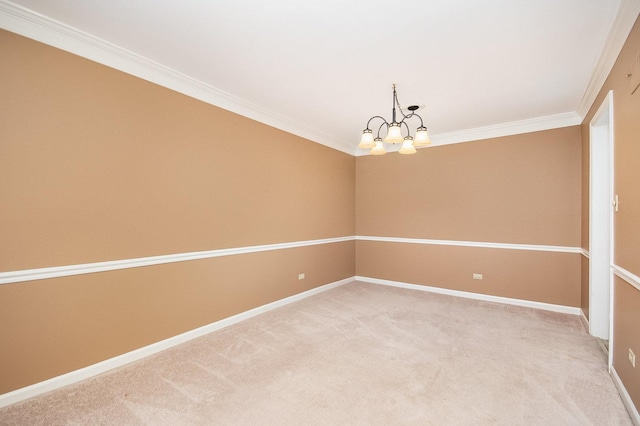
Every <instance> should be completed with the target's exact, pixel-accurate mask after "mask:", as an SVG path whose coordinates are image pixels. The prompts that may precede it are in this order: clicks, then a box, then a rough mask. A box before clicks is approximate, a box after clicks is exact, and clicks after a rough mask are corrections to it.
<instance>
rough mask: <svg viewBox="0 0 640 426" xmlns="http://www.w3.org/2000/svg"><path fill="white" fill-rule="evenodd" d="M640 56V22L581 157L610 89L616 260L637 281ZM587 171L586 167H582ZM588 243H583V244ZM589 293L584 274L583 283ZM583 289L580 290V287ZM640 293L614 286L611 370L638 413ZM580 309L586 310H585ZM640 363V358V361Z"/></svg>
mask: <svg viewBox="0 0 640 426" xmlns="http://www.w3.org/2000/svg"><path fill="white" fill-rule="evenodd" d="M638 55H640V21H636V24H635V26H634V28H633V29H632V31H631V33H630V34H629V37H628V39H627V42H626V44H625V45H624V47H623V49H622V51H621V52H620V55H619V56H618V59H617V61H616V63H615V65H614V67H613V69H612V71H611V73H610V74H609V77H608V78H607V80H606V82H605V84H604V85H603V87H602V89H601V90H600V93H599V95H598V97H597V99H596V100H595V102H594V103H593V106H592V107H591V110H590V111H589V113H588V114H587V116H586V117H585V119H584V121H583V124H582V134H583V138H582V146H583V156H586V157H587V158H588V155H589V122H590V121H591V119H592V118H593V116H594V114H595V112H596V111H597V109H598V108H599V107H600V105H601V104H602V101H603V100H604V97H605V96H606V95H607V93H608V92H609V91H610V90H613V109H614V169H615V172H614V193H615V194H618V195H619V199H620V210H619V212H617V213H615V215H614V223H615V225H614V261H613V263H614V264H615V265H617V266H619V267H622V268H624V269H626V270H627V271H629V272H631V273H633V274H634V275H636V276H640V256H638V253H640V185H639V184H638V183H639V182H640V167H638V166H639V165H640V90H638V91H637V92H636V93H635V94H634V95H631V93H630V84H629V82H630V79H629V77H628V74H630V73H634V72H635V73H636V74H637V73H638V70H637V69H636V70H634V68H633V64H634V62H635V61H636V60H637V58H638ZM586 167H588V163H587V165H586ZM582 184H583V188H586V189H585V190H584V191H583V193H585V194H588V193H589V192H588V188H589V174H588V172H587V173H583V181H582ZM582 217H583V219H582V220H583V225H582V228H583V230H584V229H586V230H587V231H586V237H585V232H584V231H583V247H588V243H589V242H588V229H589V210H588V203H586V204H585V203H583V212H582ZM585 238H586V240H585ZM586 283H587V284H586V288H587V290H588V274H587V279H586ZM635 284H636V286H640V283H635ZM583 288H584V285H583ZM639 307H640V290H638V288H636V287H633V286H632V285H631V284H630V283H627V282H625V281H624V280H621V279H619V278H616V279H615V286H614V306H613V309H614V321H613V323H614V328H613V348H612V349H613V365H614V367H615V369H616V371H617V372H618V374H619V376H620V378H621V379H622V382H623V383H624V385H625V387H626V388H627V390H628V391H629V394H630V395H631V397H632V399H633V401H634V404H635V406H636V408H638V409H640V387H639V386H638V385H639V384H640V365H639V364H636V368H635V369H633V368H630V364H629V361H628V350H629V348H631V349H632V350H633V351H634V352H635V353H636V354H638V353H640V308H639ZM583 308H584V305H583ZM639 358H640V357H639Z"/></svg>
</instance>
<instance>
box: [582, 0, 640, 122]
mask: <svg viewBox="0 0 640 426" xmlns="http://www.w3.org/2000/svg"><path fill="white" fill-rule="evenodd" d="M638 14H640V0H622V2H621V3H620V8H619V9H618V14H617V15H616V19H615V21H614V23H613V26H612V27H611V33H609V37H608V38H607V41H606V43H605V46H604V49H603V51H602V55H601V56H600V60H599V61H598V64H597V65H596V68H595V69H594V71H593V74H592V75H591V80H590V81H589V84H588V85H587V89H586V91H585V93H584V95H583V96H582V99H581V100H580V104H579V106H578V114H579V115H580V117H582V118H583V119H584V118H585V117H586V115H587V114H588V113H589V109H591V106H592V105H593V103H594V102H595V100H596V97H597V96H598V93H600V90H601V89H602V86H603V85H604V82H605V81H606V80H607V77H608V76H609V73H611V70H612V69H613V66H614V65H615V62H616V60H617V59H618V55H619V54H620V51H621V50H622V47H623V46H624V43H625V42H626V41H627V38H628V37H629V33H630V32H631V29H632V28H633V25H634V23H635V22H636V20H637V18H638Z"/></svg>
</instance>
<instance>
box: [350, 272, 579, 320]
mask: <svg viewBox="0 0 640 426" xmlns="http://www.w3.org/2000/svg"><path fill="white" fill-rule="evenodd" d="M356 281H363V282H368V283H371V284H381V285H387V286H391V287H400V288H406V289H410V290H419V291H426V292H430V293H438V294H445V295H447V296H455V297H464V298H466V299H474V300H482V301H484V302H495V303H502V304H506V305H514V306H523V307H526V308H534V309H541V310H544V311H552V312H559V313H563V314H571V315H580V313H581V311H582V310H581V309H580V308H576V307H573V306H564V305H555V304H552V303H544V302H534V301H531V300H523V299H512V298H509V297H502V296H491V295H488V294H481V293H470V292H468V291H460V290H451V289H448V288H442V287H430V286H427V285H421V284H410V283H405V282H400V281H390V280H381V279H378V278H370V277H361V276H356Z"/></svg>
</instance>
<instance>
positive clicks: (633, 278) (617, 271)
mask: <svg viewBox="0 0 640 426" xmlns="http://www.w3.org/2000/svg"><path fill="white" fill-rule="evenodd" d="M611 270H612V271H613V273H614V275H616V276H617V277H619V278H622V279H623V280H625V281H626V282H628V283H629V284H631V285H632V286H633V287H635V288H636V289H637V290H640V277H639V276H637V275H636V274H634V273H633V272H629V271H627V270H626V269H624V268H623V267H622V266H618V265H611Z"/></svg>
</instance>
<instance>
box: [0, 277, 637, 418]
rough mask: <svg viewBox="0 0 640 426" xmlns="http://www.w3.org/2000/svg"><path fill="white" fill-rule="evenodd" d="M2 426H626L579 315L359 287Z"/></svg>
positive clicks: (162, 357) (79, 389)
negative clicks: (184, 425)
mask: <svg viewBox="0 0 640 426" xmlns="http://www.w3.org/2000/svg"><path fill="white" fill-rule="evenodd" d="M0 424H2V425H100V424H105V425H182V424H186V425H494V424H496V425H631V424H632V423H631V420H630V418H629V416H628V414H627V412H626V411H625V408H624V406H623V403H622V401H621V399H620V397H619V395H618V393H617V391H616V389H615V387H614V384H613V383H612V381H611V379H610V377H609V375H608V373H607V368H606V359H605V356H604V354H603V353H602V352H601V350H600V349H599V347H598V344H597V342H596V341H595V339H593V338H591V337H590V336H589V335H587V334H586V333H585V331H584V330H583V328H582V325H581V324H580V320H579V318H578V317H576V316H572V315H564V314H557V313H551V312H546V311H540V310H534V309H529V308H521V307H514V306H508V305H501V304H495V303H488V302H480V301H474V300H468V299H462V298H455V297H450V296H443V295H437V294H431V293H425V292H421V291H415V290H406V289H400V288H394V287H386V286H380V285H374V284H367V283H359V282H354V283H350V284H346V285H344V286H341V287H337V288H335V289H332V290H329V291H326V292H324V293H321V294H318V295H316V296H313V297H310V298H307V299H304V300H302V301H300V302H296V303H293V304H290V305H287V306H285V307H283V308H280V309H277V310H274V311H271V312H267V313H265V314H262V315H259V316H257V317H254V318H252V319H250V320H247V321H244V322H242V323H240V324H236V325H234V326H231V327H228V328H225V329H222V330H220V331H218V332H215V333H212V334H209V335H207V336H205V337H202V338H199V339H197V340H193V341H191V342H189V343H186V344H184V345H181V346H178V347H175V348H172V349H169V350H166V351H164V352H162V353H159V354H157V355H154V356H151V357H149V358H146V359H144V360H142V361H139V362H136V363H133V364H129V365H127V366H125V367H121V368H119V369H117V370H113V371H111V372H109V373H105V374H103V375H101V376H98V377H95V378H93V379H90V380H87V381H85V382H82V383H78V384H76V385H72V386H68V387H66V388H63V389H60V390H58V391H55V392H51V393H49V394H45V395H42V396H39V397H36V398H32V399H31V400H27V401H24V402H22V403H18V404H14V405H12V406H9V407H5V408H3V409H1V410H0Z"/></svg>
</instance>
